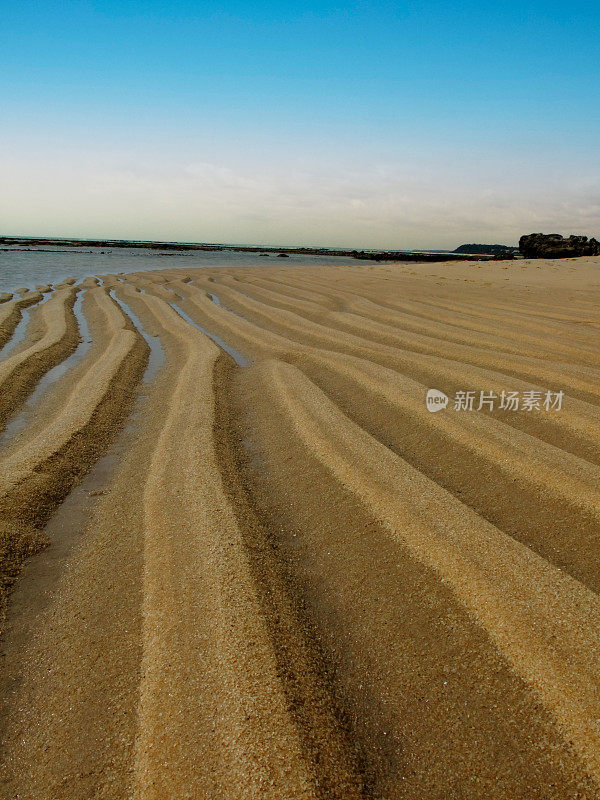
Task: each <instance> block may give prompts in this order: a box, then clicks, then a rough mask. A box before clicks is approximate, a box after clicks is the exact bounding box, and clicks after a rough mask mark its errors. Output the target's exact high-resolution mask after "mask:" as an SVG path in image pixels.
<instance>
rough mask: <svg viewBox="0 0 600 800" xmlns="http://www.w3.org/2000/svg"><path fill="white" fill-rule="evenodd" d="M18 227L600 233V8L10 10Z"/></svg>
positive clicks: (365, 237) (4, 67)
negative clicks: (599, 53)
mask: <svg viewBox="0 0 600 800" xmlns="http://www.w3.org/2000/svg"><path fill="white" fill-rule="evenodd" d="M0 12H1V15H0V19H1V20H2V22H1V23H0V24H1V28H2V50H1V51H0V174H2V175H3V176H4V178H3V181H2V184H3V185H2V186H0V230H1V231H3V232H5V233H7V234H24V235H28V234H32V235H43V234H47V235H64V236H91V237H93V236H119V237H131V238H158V239H182V240H191V241H229V242H265V243H274V244H277V243H281V244H283V243H290V244H294V243H296V244H310V243H314V244H323V245H340V246H352V247H360V246H364V247H399V248H402V247H424V248H426V247H448V246H456V245H457V244H459V243H461V242H463V241H485V242H489V241H504V242H514V241H516V239H518V236H519V235H520V234H521V233H523V232H529V231H533V230H547V231H550V230H553V231H558V232H563V233H570V232H574V233H588V234H593V233H595V234H599V233H600V148H599V146H598V143H599V142H600V103H599V100H600V97H599V89H598V87H599V86H600V82H599V79H600V57H599V55H598V44H597V43H598V34H599V33H600V30H599V29H600V25H599V23H598V13H597V6H595V5H594V6H593V5H592V4H591V3H578V2H574V3H570V4H567V3H557V2H554V3H553V2H545V3H541V2H534V3H515V2H505V3H503V4H499V3H488V2H485V0H484V1H483V2H478V3H475V2H471V1H470V0H467V2H462V3H460V4H458V3H453V2H451V3H441V2H420V3H417V2H411V3H376V2H375V3H366V2H354V3H340V4H337V5H334V4H328V3H323V2H305V3H303V4H302V5H300V4H296V5H295V4H291V3H286V2H270V3H262V4H260V5H259V6H258V7H257V6H255V5H253V4H250V3H246V2H229V3H228V4H227V5H226V6H221V7H218V6H216V5H212V4H208V3H192V2H177V0H175V1H174V2H170V3H166V2H152V0H148V1H147V2H144V3H142V2H138V1H137V0H132V1H131V2H80V1H78V0H74V1H73V2H45V1H44V0H41V1H40V2H27V0H22V1H21V2H18V3H16V2H14V1H13V0H11V2H6V0H1V1H0Z"/></svg>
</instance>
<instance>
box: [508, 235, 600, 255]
mask: <svg viewBox="0 0 600 800" xmlns="http://www.w3.org/2000/svg"><path fill="white" fill-rule="evenodd" d="M519 250H520V251H521V253H522V254H523V256H524V257H525V258H572V257H574V256H598V255H600V242H598V241H597V240H596V239H594V238H592V239H588V237H587V236H569V238H568V239H565V237H564V236H561V235H560V234H558V233H530V234H526V235H525V236H521V238H520V239H519Z"/></svg>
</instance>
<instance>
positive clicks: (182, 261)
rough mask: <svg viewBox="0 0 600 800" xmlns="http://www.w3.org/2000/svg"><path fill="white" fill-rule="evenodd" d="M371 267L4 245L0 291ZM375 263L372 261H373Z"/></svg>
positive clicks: (320, 259) (325, 259)
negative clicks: (146, 275)
mask: <svg viewBox="0 0 600 800" xmlns="http://www.w3.org/2000/svg"><path fill="white" fill-rule="evenodd" d="M350 263H352V264H357V263H361V264H369V263H371V262H369V261H360V262H357V261H355V260H354V259H352V258H345V257H340V256H307V255H300V254H299V255H294V254H290V257H289V258H277V253H270V254H269V257H268V258H262V257H261V256H260V255H259V254H258V253H236V252H233V251H231V250H222V251H209V250H196V251H193V252H180V253H173V252H162V251H160V250H145V249H137V248H131V249H129V248H121V247H117V248H112V249H111V248H99V247H97V248H91V247H85V246H82V247H73V248H69V249H68V250H67V249H65V248H60V247H48V246H44V247H39V248H32V249H30V250H23V249H17V248H15V247H4V248H2V249H0V291H3V292H10V291H13V290H14V289H19V288H21V287H27V288H28V289H33V288H34V287H35V286H36V285H39V284H45V283H60V282H61V281H62V280H64V279H65V278H69V277H72V278H77V279H81V278H86V277H87V276H88V275H102V274H105V273H109V272H142V271H144V272H145V271H147V270H153V269H178V268H182V269H192V268H198V267H200V268H201V267H265V266H268V265H269V264H271V265H272V266H278V267H288V266H289V267H292V266H307V265H311V264H312V265H319V264H337V265H338V266H339V265H343V264H350ZM373 263H374V262H373Z"/></svg>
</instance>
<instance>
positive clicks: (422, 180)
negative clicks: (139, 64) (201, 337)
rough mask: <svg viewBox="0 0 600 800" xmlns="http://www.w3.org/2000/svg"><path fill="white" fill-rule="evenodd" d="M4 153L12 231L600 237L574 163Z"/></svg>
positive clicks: (597, 185) (279, 237)
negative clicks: (300, 161)
mask: <svg viewBox="0 0 600 800" xmlns="http://www.w3.org/2000/svg"><path fill="white" fill-rule="evenodd" d="M3 160H4V159H3V157H2V156H0V169H1V170H2V173H3V176H4V179H3V188H2V190H0V219H1V225H2V229H3V230H4V231H6V232H7V233H23V234H27V233H30V234H56V235H61V234H63V235H81V236H119V237H131V238H158V239H180V240H193V241H236V242H242V241H252V242H259V241H264V242H265V243H267V242H273V243H275V242H277V243H287V242H289V243H307V244H308V243H314V244H331V245H341V246H348V247H389V248H394V247H397V248H404V247H423V248H426V247H454V246H456V245H457V244H460V243H461V242H464V241H473V240H474V239H477V240H480V241H487V242H492V241H499V242H506V243H510V242H514V241H516V240H517V239H518V237H519V235H520V234H521V233H526V232H531V231H534V230H543V231H557V232H563V233H571V232H572V233H587V234H594V233H595V234H599V233H600V231H599V230H598V211H599V209H600V174H598V175H594V174H590V173H589V172H586V170H585V169H583V168H582V169H579V170H573V169H571V168H569V167H568V165H565V167H564V169H563V170H562V172H561V171H560V170H558V171H557V170H556V169H555V170H554V173H553V174H549V173H548V171H547V170H545V169H544V165H542V164H537V165H536V164H535V163H533V162H532V163H530V164H516V165H515V164H512V165H511V164H508V165H507V164H502V163H500V162H494V163H486V162H483V161H480V162H478V163H475V162H469V163H460V162H459V161H454V162H450V163H448V162H444V160H443V159H442V158H439V159H437V163H436V161H435V160H433V159H431V158H427V157H425V156H422V157H421V158H420V159H414V158H413V159H411V160H410V161H409V160H408V159H407V161H406V162H405V163H403V162H402V158H401V157H400V156H399V157H398V159H397V161H396V162H394V161H390V160H389V159H388V160H387V161H385V162H383V161H381V162H372V163H369V164H364V163H360V161H359V160H358V158H357V160H356V162H355V163H350V164H348V163H331V162H330V163H313V164H309V165H308V166H298V165H296V166H295V165H294V164H292V165H291V166H289V165H282V164H281V163H279V164H275V163H271V162H270V160H269V158H268V155H265V156H264V158H263V159H262V163H252V164H250V163H248V164H246V165H243V166H241V167H240V166H239V164H234V163H212V162H210V161H204V160H202V159H198V160H190V159H189V158H188V159H184V158H181V159H176V158H173V157H172V156H171V157H168V158H166V157H164V158H163V157H158V156H155V157H153V158H151V157H150V156H148V155H146V156H145V157H142V156H140V155H139V154H135V153H122V154H118V155H111V154H105V153H72V152H68V153H67V152H65V153H62V154H60V153H59V154H56V153H54V154H52V153H46V154H42V153H38V154H37V156H36V157H32V156H31V154H25V153H22V154H18V153H16V154H15V153H13V154H12V157H11V158H10V159H8V158H6V159H5V163H2V162H3Z"/></svg>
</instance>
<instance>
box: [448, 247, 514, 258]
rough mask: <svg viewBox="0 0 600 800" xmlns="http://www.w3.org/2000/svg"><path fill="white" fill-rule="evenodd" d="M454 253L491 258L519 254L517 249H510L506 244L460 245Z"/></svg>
mask: <svg viewBox="0 0 600 800" xmlns="http://www.w3.org/2000/svg"><path fill="white" fill-rule="evenodd" d="M453 252H454V253H469V254H472V255H491V256H498V255H502V256H508V257H510V256H512V255H516V254H517V253H518V252H519V248H518V247H510V246H509V245H506V244H461V245H460V247H457V248H456V250H453Z"/></svg>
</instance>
